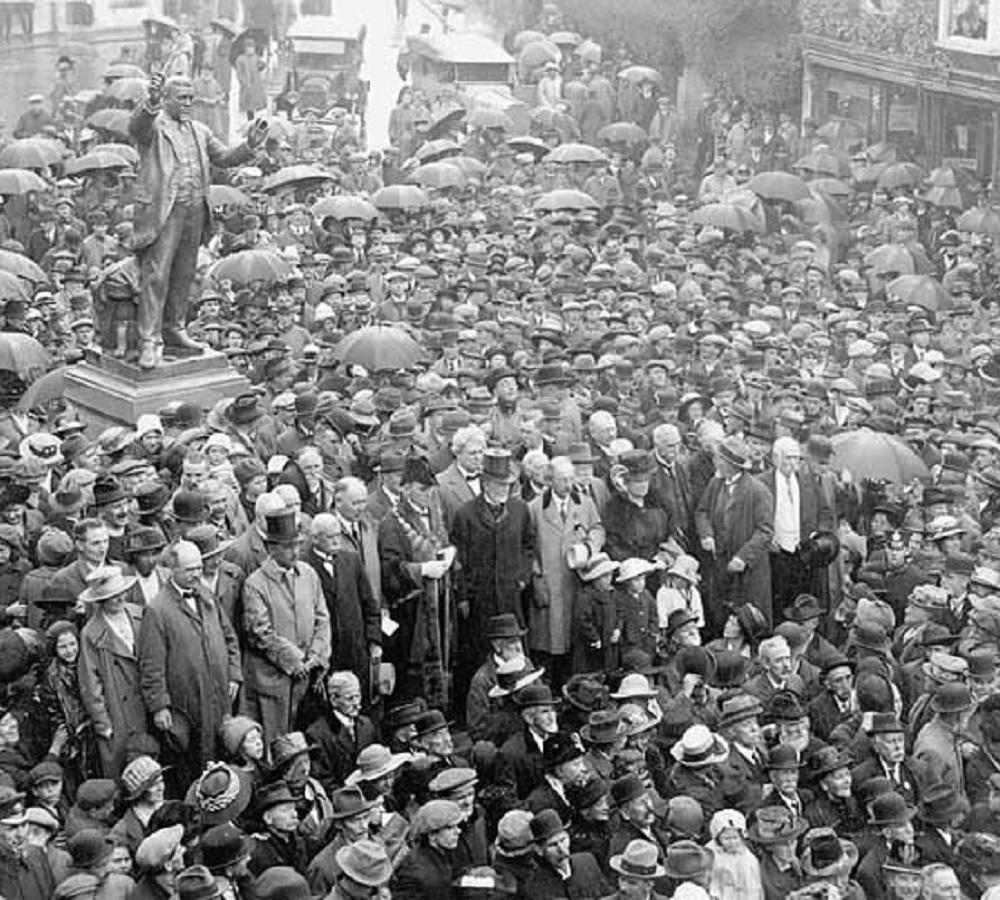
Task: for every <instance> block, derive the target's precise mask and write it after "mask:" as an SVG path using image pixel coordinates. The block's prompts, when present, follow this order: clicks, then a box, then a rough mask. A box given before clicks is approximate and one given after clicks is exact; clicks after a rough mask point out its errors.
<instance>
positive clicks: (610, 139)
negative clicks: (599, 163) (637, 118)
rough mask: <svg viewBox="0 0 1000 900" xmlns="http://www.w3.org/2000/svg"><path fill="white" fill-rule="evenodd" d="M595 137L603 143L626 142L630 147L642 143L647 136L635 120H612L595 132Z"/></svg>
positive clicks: (646, 139)
mask: <svg viewBox="0 0 1000 900" xmlns="http://www.w3.org/2000/svg"><path fill="white" fill-rule="evenodd" d="M597 139H598V140H599V141H603V142H604V143H605V144H628V145H629V146H630V147H631V146H635V145H637V144H644V143H645V142H646V141H648V140H649V137H648V135H647V134H646V132H645V131H644V130H643V129H642V127H640V126H639V125H636V124H635V122H612V123H611V124H610V125H605V126H604V127H603V128H602V129H601V130H600V131H598V132H597Z"/></svg>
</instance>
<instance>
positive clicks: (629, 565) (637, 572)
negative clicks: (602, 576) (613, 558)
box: [615, 556, 656, 584]
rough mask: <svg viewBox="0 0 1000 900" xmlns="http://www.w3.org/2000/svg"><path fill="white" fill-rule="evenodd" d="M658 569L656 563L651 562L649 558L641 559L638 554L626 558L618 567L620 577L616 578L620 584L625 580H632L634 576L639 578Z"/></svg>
mask: <svg viewBox="0 0 1000 900" xmlns="http://www.w3.org/2000/svg"><path fill="white" fill-rule="evenodd" d="M655 571H656V565H655V564H654V563H651V562H649V560H645V559H639V558H638V557H636V556H632V557H630V558H629V559H626V560H625V562H623V563H622V564H621V566H620V567H619V568H618V577H617V578H616V579H615V581H617V582H618V583H619V584H622V583H623V582H625V581H631V580H632V579H633V578H639V577H642V576H645V575H649V574H650V573H651V572H655Z"/></svg>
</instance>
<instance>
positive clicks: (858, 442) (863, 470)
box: [830, 428, 930, 484]
mask: <svg viewBox="0 0 1000 900" xmlns="http://www.w3.org/2000/svg"><path fill="white" fill-rule="evenodd" d="M830 440H831V441H832V443H833V460H832V461H831V466H832V467H833V469H834V470H840V469H847V471H848V472H850V473H851V474H852V475H854V477H855V478H856V479H858V480H861V479H863V478H872V479H878V480H881V481H891V482H893V483H894V484H906V483H908V482H910V481H912V480H913V479H914V478H926V477H928V476H929V475H930V472H929V471H928V469H927V465H926V464H925V463H924V461H923V460H922V459H921V458H920V457H919V456H917V454H916V453H915V452H914V450H913V449H912V448H911V447H910V445H909V444H907V443H906V442H905V441H903V440H902V439H901V438H898V437H896V435H894V434H886V433H885V432H882V431H872V430H871V429H870V428H859V429H858V430H857V431H846V432H842V433H841V434H835V435H833V436H832V437H831V438H830Z"/></svg>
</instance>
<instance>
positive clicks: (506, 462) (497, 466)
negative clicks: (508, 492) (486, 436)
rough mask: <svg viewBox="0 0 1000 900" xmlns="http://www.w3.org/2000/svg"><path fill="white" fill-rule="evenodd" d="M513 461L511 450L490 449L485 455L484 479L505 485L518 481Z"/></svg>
mask: <svg viewBox="0 0 1000 900" xmlns="http://www.w3.org/2000/svg"><path fill="white" fill-rule="evenodd" d="M511 460H512V457H511V454H510V451H509V450H501V449H499V448H495V447H490V448H488V449H487V450H486V452H485V453H484V454H483V467H482V472H481V474H482V477H483V478H484V479H489V480H491V481H499V482H502V483H503V484H513V483H514V482H515V481H517V475H516V474H514V472H513V471H512V468H511Z"/></svg>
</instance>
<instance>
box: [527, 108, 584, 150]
mask: <svg viewBox="0 0 1000 900" xmlns="http://www.w3.org/2000/svg"><path fill="white" fill-rule="evenodd" d="M528 120H529V121H530V122H531V125H532V127H533V128H534V129H535V130H536V131H537V130H542V131H558V132H560V133H561V134H573V132H574V131H575V129H576V122H575V121H574V120H573V118H572V116H570V115H568V114H567V113H564V112H562V111H561V110H558V109H552V108H551V107H548V106H538V107H535V109H533V110H532V111H531V112H530V113H528ZM546 149H548V148H546Z"/></svg>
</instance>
